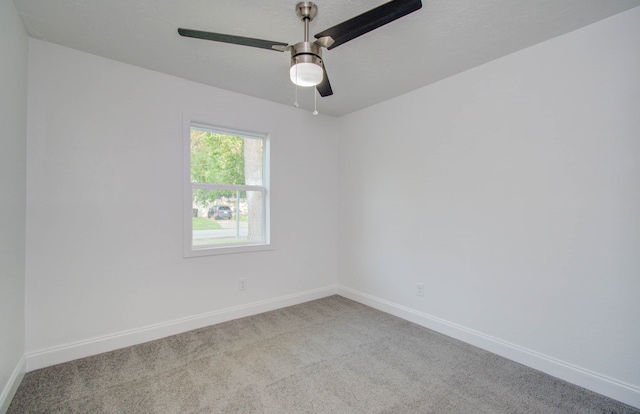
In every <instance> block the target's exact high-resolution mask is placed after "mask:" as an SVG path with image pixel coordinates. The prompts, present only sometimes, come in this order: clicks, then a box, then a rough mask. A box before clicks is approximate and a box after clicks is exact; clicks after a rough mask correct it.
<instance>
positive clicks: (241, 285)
mask: <svg viewBox="0 0 640 414" xmlns="http://www.w3.org/2000/svg"><path fill="white" fill-rule="evenodd" d="M238 289H240V290H246V289H247V278H246V277H243V278H242V279H239V280H238Z"/></svg>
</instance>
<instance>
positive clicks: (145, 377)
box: [9, 296, 640, 414]
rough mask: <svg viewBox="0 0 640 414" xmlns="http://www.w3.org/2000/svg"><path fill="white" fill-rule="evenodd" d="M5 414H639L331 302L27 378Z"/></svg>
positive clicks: (386, 318) (340, 301) (345, 302)
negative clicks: (7, 413)
mask: <svg viewBox="0 0 640 414" xmlns="http://www.w3.org/2000/svg"><path fill="white" fill-rule="evenodd" d="M9 413H167V414H168V413H181V414H186V413H278V414H281V413H332V414H340V413H394V414H396V413H636V414H638V413H640V410H637V409H634V408H632V407H629V406H627V405H624V404H622V403H620V402H616V401H614V400H611V399H609V398H606V397H603V396H600V395H598V394H595V393H593V392H590V391H587V390H585V389H583V388H580V387H577V386H574V385H571V384H568V383H566V382H564V381H561V380H559V379H556V378H553V377H550V376H548V375H545V374H542V373H540V372H538V371H535V370H533V369H530V368H527V367H524V366H522V365H520V364H517V363H515V362H511V361H509V360H506V359H504V358H501V357H498V356H496V355H493V354H491V353H489V352H486V351H483V350H481V349H478V348H475V347H473V346H470V345H467V344H465V343H462V342H460V341H457V340H454V339H451V338H448V337H446V336H443V335H440V334H438V333H435V332H433V331H431V330H428V329H425V328H422V327H420V326H418V325H415V324H412V323H410V322H406V321H404V320H402V319H399V318H396V317H394V316H391V315H388V314H385V313H383V312H380V311H377V310H374V309H372V308H369V307H367V306H364V305H361V304H358V303H356V302H353V301H350V300H348V299H345V298H342V297H340V296H332V297H329V298H325V299H321V300H317V301H313V302H308V303H305V304H302V305H296V306H292V307H289V308H284V309H280V310H277V311H273V312H268V313H264V314H260V315H256V316H252V317H248V318H243V319H239V320H235V321H231V322H226V323H222V324H219V325H214V326H211V327H207V328H203V329H199V330H195V331H191V332H187V333H184V334H180V335H175V336H171V337H168V338H164V339H161V340H158V341H153V342H149V343H145V344H141V345H137V346H133V347H129V348H124V349H121V350H117V351H113V352H109V353H105V354H101V355H97V356H93V357H89V358H84V359H81V360H77V361H72V362H68V363H65V364H61V365H57V366H53V367H49V368H45V369H41V370H38V371H33V372H29V373H27V374H26V375H25V377H24V380H23V381H22V384H21V385H20V388H19V389H18V391H17V393H16V396H15V398H14V400H13V402H12V404H11V407H10V408H9Z"/></svg>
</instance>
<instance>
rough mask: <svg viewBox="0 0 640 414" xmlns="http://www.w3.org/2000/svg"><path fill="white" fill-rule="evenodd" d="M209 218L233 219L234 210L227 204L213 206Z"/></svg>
mask: <svg viewBox="0 0 640 414" xmlns="http://www.w3.org/2000/svg"><path fill="white" fill-rule="evenodd" d="M207 217H208V218H211V217H213V219H214V220H218V219H222V218H226V219H227V220H231V219H232V218H233V211H231V208H229V207H227V206H213V207H211V208H210V209H209V213H208V214H207Z"/></svg>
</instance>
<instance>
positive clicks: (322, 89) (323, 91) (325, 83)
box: [316, 63, 333, 97]
mask: <svg viewBox="0 0 640 414" xmlns="http://www.w3.org/2000/svg"><path fill="white" fill-rule="evenodd" d="M322 71H323V72H324V73H323V74H322V82H320V83H319V84H318V85H317V86H316V89H317V90H318V93H319V94H320V96H322V97H325V96H331V95H333V90H332V89H331V84H330V83H329V76H327V69H326V68H325V67H324V63H323V64H322Z"/></svg>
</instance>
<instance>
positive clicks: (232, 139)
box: [184, 121, 271, 257]
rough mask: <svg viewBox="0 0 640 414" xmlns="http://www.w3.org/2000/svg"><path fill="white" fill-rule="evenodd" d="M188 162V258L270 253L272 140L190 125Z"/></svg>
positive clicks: (187, 128) (187, 129)
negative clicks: (251, 252) (270, 145)
mask: <svg viewBox="0 0 640 414" xmlns="http://www.w3.org/2000/svg"><path fill="white" fill-rule="evenodd" d="M184 157H185V163H184V164H185V165H184V183H185V185H184V188H185V190H184V193H185V194H184V209H185V211H184V228H185V231H184V233H185V234H184V255H185V257H193V256H205V255H212V254H221V253H239V252H245V251H253V250H266V249H270V248H271V243H270V234H269V233H270V232H269V179H268V178H269V169H268V167H269V162H268V161H269V140H268V138H267V136H266V135H265V134H257V133H252V132H244V131H236V130H231V129H227V128H220V127H216V126H211V125H207V124H204V123H199V122H194V121H189V122H188V124H185V137H184Z"/></svg>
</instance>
